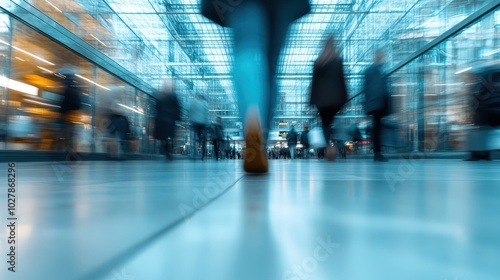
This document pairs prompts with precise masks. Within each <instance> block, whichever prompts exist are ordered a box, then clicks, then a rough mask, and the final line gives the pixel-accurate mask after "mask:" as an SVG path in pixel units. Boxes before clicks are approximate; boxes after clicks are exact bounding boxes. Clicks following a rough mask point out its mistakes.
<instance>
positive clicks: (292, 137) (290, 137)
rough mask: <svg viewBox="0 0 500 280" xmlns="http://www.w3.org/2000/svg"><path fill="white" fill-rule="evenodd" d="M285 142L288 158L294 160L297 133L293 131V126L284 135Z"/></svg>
mask: <svg viewBox="0 0 500 280" xmlns="http://www.w3.org/2000/svg"><path fill="white" fill-rule="evenodd" d="M286 141H287V142H288V150H289V151H290V158H291V159H295V149H296V148H297V132H296V131H295V126H294V125H292V128H291V129H290V131H288V133H287V134H286Z"/></svg>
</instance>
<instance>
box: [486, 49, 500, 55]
mask: <svg viewBox="0 0 500 280" xmlns="http://www.w3.org/2000/svg"><path fill="white" fill-rule="evenodd" d="M499 52H500V49H496V50H493V51H491V52H487V53H485V54H484V56H490V55H494V54H497V53H499Z"/></svg>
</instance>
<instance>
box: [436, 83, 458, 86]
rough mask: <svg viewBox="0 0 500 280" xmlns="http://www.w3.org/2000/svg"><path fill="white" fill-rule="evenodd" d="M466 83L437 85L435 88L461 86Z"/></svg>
mask: <svg viewBox="0 0 500 280" xmlns="http://www.w3.org/2000/svg"><path fill="white" fill-rule="evenodd" d="M463 84H464V83H451V84H435V86H461V85H463Z"/></svg>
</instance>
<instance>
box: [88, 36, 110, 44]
mask: <svg viewBox="0 0 500 280" xmlns="http://www.w3.org/2000/svg"><path fill="white" fill-rule="evenodd" d="M90 36H92V38H94V39H96V40H97V42H99V43H101V44H102V45H103V46H105V47H107V45H106V44H104V43H103V42H102V41H101V40H99V38H97V37H96V36H94V35H92V34H90Z"/></svg>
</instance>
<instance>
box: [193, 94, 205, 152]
mask: <svg viewBox="0 0 500 280" xmlns="http://www.w3.org/2000/svg"><path fill="white" fill-rule="evenodd" d="M189 118H190V119H191V125H192V126H193V131H194V136H195V139H194V150H195V151H197V148H196V144H199V145H200V148H201V159H202V160H204V159H205V157H206V156H207V155H206V154H207V143H206V142H207V141H206V140H207V125H208V124H209V123H208V102H207V100H206V99H205V98H204V97H203V96H202V95H201V94H198V95H196V96H195V98H194V99H193V100H192V101H191V106H190V108H189ZM195 154H196V152H195Z"/></svg>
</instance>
